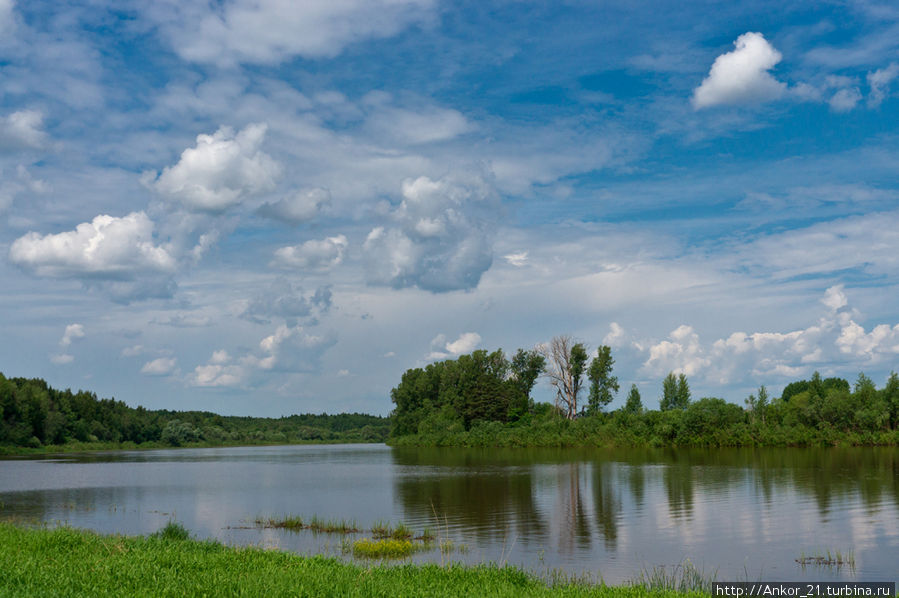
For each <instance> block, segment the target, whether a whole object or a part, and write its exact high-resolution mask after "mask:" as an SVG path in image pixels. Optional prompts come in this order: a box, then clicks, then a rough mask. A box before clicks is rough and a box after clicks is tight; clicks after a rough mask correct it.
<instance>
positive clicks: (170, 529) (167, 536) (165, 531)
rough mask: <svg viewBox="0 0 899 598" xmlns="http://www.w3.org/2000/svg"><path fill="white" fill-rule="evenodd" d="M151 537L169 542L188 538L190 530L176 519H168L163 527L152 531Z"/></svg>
mask: <svg viewBox="0 0 899 598" xmlns="http://www.w3.org/2000/svg"><path fill="white" fill-rule="evenodd" d="M153 537H154V538H159V539H160V540H167V541H170V542H172V541H174V542H180V541H183V540H189V539H190V532H189V531H187V528H185V527H184V526H183V525H181V524H180V523H178V522H177V521H169V522H168V523H166V524H165V526H164V527H163V528H161V529H160V530H159V531H157V532H156V533H154V534H153Z"/></svg>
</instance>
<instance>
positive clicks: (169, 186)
mask: <svg viewBox="0 0 899 598" xmlns="http://www.w3.org/2000/svg"><path fill="white" fill-rule="evenodd" d="M266 130H267V126H266V125H264V124H252V125H247V126H246V127H245V128H244V129H242V130H241V131H239V132H237V133H236V134H235V132H234V129H232V128H231V127H220V128H219V130H218V131H216V132H215V133H214V134H212V135H198V136H197V144H196V146H195V147H192V148H187V149H186V150H184V152H182V154H181V159H180V160H179V161H178V163H177V164H175V165H174V166H169V167H166V168H165V169H163V171H162V173H161V174H159V176H158V177H155V178H154V177H152V176H149V177H146V178H145V179H144V182H145V183H146V184H148V185H149V186H150V187H151V188H152V189H154V190H155V191H157V192H158V193H160V194H161V195H162V196H164V197H166V198H168V199H171V200H173V201H177V202H180V203H181V204H182V205H184V206H185V207H187V208H188V209H191V210H198V211H204V212H222V211H224V210H227V209H228V208H230V207H233V206H235V205H237V204H239V203H240V202H241V201H243V200H244V199H245V198H246V197H249V196H252V195H256V194H259V193H263V192H266V191H271V190H272V189H274V188H275V183H276V180H277V178H278V177H279V176H280V174H281V166H280V164H278V162H276V161H275V160H274V159H272V158H271V157H270V156H269V155H268V154H266V153H265V152H263V151H261V150H260V149H259V148H260V147H261V145H262V141H263V140H264V138H265V133H266Z"/></svg>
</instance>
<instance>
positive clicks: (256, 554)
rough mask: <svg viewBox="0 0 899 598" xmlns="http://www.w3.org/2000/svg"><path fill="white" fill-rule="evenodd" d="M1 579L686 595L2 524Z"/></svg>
mask: <svg viewBox="0 0 899 598" xmlns="http://www.w3.org/2000/svg"><path fill="white" fill-rule="evenodd" d="M170 525H171V524H170ZM175 525H177V524H175ZM167 527H168V526H167ZM164 529H165V528H164ZM0 572H2V575H0V597H4V598H5V597H7V596H9V597H13V596H29V597H32V596H33V597H37V598H41V597H44V596H47V597H50V596H66V597H76V598H77V597H82V596H83V597H88V596H89V597H92V598H93V597H95V596H96V597H105V596H116V597H118V596H128V597H130V596H135V597H143V596H148V597H149V596H154V597H155V596H159V597H169V596H179V597H180V596H250V597H252V596H273V597H278V596H316V597H317V596H323V597H328V596H348V597H362V596H366V597H368V596H371V597H375V598H378V597H385V598H386V597H391V598H392V597H395V596H403V597H417V596H432V597H435V598H442V597H456V596H497V597H509V598H512V597H515V598H518V597H531V596H534V597H543V596H545V597H566V598H568V597H581V596H584V597H586V596H601V597H604V598H640V597H644V596H647V597H648V596H652V597H659V598H675V597H682V596H684V594H678V593H676V592H672V591H670V590H651V589H648V588H646V587H636V586H622V587H609V586H603V585H586V584H582V583H571V584H565V583H561V584H559V585H554V586H553V587H549V586H547V585H546V583H545V582H543V581H541V580H540V579H538V578H537V577H535V576H534V575H532V574H530V573H527V572H525V571H522V570H521V569H518V568H515V567H498V566H496V565H479V566H476V567H464V566H462V565H458V564H452V565H448V566H445V567H441V566H439V565H412V564H404V565H396V566H388V565H384V564H380V565H377V566H360V565H356V564H350V563H344V562H341V561H339V560H337V559H334V558H325V557H322V556H312V557H304V556H298V555H296V554H291V553H286V552H277V551H266V550H262V549H260V548H235V547H227V546H223V545H222V544H219V543H217V542H210V541H197V540H190V539H177V538H171V537H168V535H167V534H165V533H162V534H157V535H153V536H150V537H129V536H101V535H97V534H94V533H92V532H88V531H81V530H75V529H71V528H67V527H60V528H56V529H48V528H27V527H22V526H19V525H14V524H11V523H3V522H0ZM693 595H694V596H697V597H698V596H700V595H701V594H698V593H694V594H693Z"/></svg>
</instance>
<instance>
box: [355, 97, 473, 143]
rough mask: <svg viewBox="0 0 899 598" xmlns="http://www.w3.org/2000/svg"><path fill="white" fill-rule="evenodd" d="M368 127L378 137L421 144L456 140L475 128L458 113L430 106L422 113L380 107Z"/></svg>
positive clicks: (367, 124) (369, 120)
mask: <svg viewBox="0 0 899 598" xmlns="http://www.w3.org/2000/svg"><path fill="white" fill-rule="evenodd" d="M366 128H367V129H368V130H369V132H370V133H371V134H372V135H374V136H376V137H377V138H381V139H383V138H385V137H386V138H390V139H393V140H394V141H396V142H398V143H402V144H409V145H420V144H425V143H436V142H440V141H447V140H449V139H454V138H456V137H458V136H460V135H464V134H465V133H468V132H470V131H472V130H473V129H474V126H473V125H472V124H471V123H470V122H469V121H468V119H466V118H465V116H463V115H462V113H460V112H459V111H457V110H452V109H447V108H439V107H436V106H428V107H425V108H422V109H420V110H411V109H406V108H397V107H390V106H378V108H377V109H376V110H374V112H373V113H372V114H371V115H370V116H369V117H368V119H367V121H366Z"/></svg>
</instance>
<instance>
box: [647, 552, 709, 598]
mask: <svg viewBox="0 0 899 598" xmlns="http://www.w3.org/2000/svg"><path fill="white" fill-rule="evenodd" d="M717 578H718V572H717V571H715V572H714V573H712V574H711V575H706V573H705V572H704V571H702V570H701V569H697V568H696V565H694V564H693V563H692V562H690V560H689V559H687V560H685V561H683V562H681V563H678V564H677V565H675V566H673V567H666V566H664V565H658V566H655V567H653V568H652V569H651V570H647V569H646V568H644V569H643V571H641V572H640V575H638V576H637V577H636V578H635V579H634V580H632V584H633V585H635V586H639V587H643V588H645V589H647V590H649V591H674V592H703V593H709V594H711V593H712V584H713V583H714V582H715V580H716V579H717Z"/></svg>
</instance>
